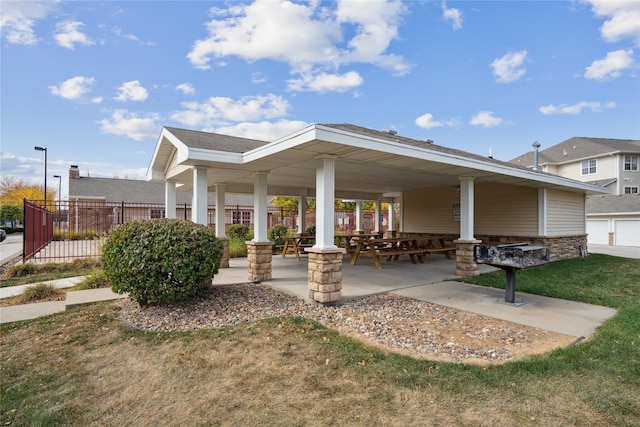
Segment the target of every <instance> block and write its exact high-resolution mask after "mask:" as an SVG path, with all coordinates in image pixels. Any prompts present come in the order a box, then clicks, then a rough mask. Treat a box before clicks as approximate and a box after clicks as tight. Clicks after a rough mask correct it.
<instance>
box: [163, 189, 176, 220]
mask: <svg viewBox="0 0 640 427" xmlns="http://www.w3.org/2000/svg"><path fill="white" fill-rule="evenodd" d="M164 212H165V216H166V217H167V218H176V182H175V181H165V182H164Z"/></svg>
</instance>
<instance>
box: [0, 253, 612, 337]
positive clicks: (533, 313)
mask: <svg viewBox="0 0 640 427" xmlns="http://www.w3.org/2000/svg"><path fill="white" fill-rule="evenodd" d="M272 264H273V278H272V280H270V281H268V282H264V283H263V284H264V285H266V286H269V287H271V288H273V289H278V290H281V291H284V292H287V293H290V294H293V295H297V296H299V297H301V298H303V299H308V292H309V291H308V289H307V259H306V257H303V258H302V259H301V260H300V261H297V260H296V259H295V258H293V257H289V258H286V259H285V258H282V257H281V256H279V255H276V256H274V257H273V261H272ZM481 267H482V268H481V271H490V270H492V269H493V268H492V267H489V266H485V265H483V266H481ZM342 272H343V283H342V295H343V297H342V298H343V300H348V299H352V298H363V297H366V296H367V295H372V294H379V293H385V292H389V293H393V294H397V295H402V296H406V297H411V298H415V299H418V300H422V301H428V302H431V303H434V304H439V305H443V306H447V307H452V308H455V309H459V310H464V311H468V312H471V313H477V314H482V315H485V316H489V317H494V318H497V319H502V320H507V321H510V322H514V323H519V324H523V325H527V326H533V327H537V328H541V329H545V330H548V331H553V332H559V333H563V334H567V335H572V336H576V337H589V336H590V335H592V334H593V332H594V331H595V329H596V328H597V327H598V326H600V325H601V324H602V323H603V322H604V321H606V320H607V319H609V318H611V317H613V316H614V315H615V314H616V310H614V309H612V308H608V307H602V306H597V305H591V304H584V303H580V302H573V301H566V300H561V299H557V298H548V297H542V296H538V295H530V294H524V293H522V292H517V288H516V299H517V300H518V301H521V302H522V304H516V305H514V304H507V303H505V302H504V290H500V289H492V288H485V287H482V286H476V285H469V284H466V283H461V282H457V281H454V280H453V279H455V278H456V276H455V261H454V260H447V259H446V258H444V257H439V256H437V255H436V256H429V257H426V259H425V263H424V264H411V263H410V262H408V261H404V262H403V261H393V262H383V264H382V269H380V270H378V269H376V268H375V267H374V266H373V261H372V260H370V259H365V260H363V261H358V265H356V266H353V265H351V264H349V263H348V262H345V263H344V264H343V270H342ZM247 276H248V270H247V260H246V258H234V259H231V260H230V267H229V268H224V269H220V272H219V273H218V274H217V275H216V276H215V278H214V285H218V286H222V285H230V284H241V283H247ZM63 280H68V281H69V282H71V281H72V279H63ZM120 298H123V296H122V295H118V294H115V293H114V292H112V291H111V289H109V288H101V289H91V290H86V291H73V292H68V293H67V299H66V301H60V302H51V303H35V304H27V305H21V306H12V307H0V323H9V322H15V321H20V320H28V319H34V318H36V317H39V316H45V315H49V314H53V313H57V312H60V311H64V310H66V309H67V308H70V307H76V306H79V305H83V304H91V303H95V302H99V301H112V300H117V299H120Z"/></svg>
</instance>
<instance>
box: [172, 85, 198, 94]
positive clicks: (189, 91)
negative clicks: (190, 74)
mask: <svg viewBox="0 0 640 427" xmlns="http://www.w3.org/2000/svg"><path fill="white" fill-rule="evenodd" d="M176 90H179V91H180V92H182V93H184V94H185V95H195V94H196V90H195V89H194V88H193V85H192V84H191V83H180V84H179V85H178V86H176Z"/></svg>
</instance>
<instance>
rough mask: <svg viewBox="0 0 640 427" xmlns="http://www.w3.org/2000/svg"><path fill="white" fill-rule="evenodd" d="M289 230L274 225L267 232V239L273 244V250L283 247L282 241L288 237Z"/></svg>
mask: <svg viewBox="0 0 640 427" xmlns="http://www.w3.org/2000/svg"><path fill="white" fill-rule="evenodd" d="M289 234H290V232H289V229H288V228H287V227H286V226H285V225H282V224H276V225H274V226H273V227H271V229H270V230H269V231H267V238H268V239H269V240H271V241H272V242H273V245H274V250H275V249H276V247H277V246H282V245H284V239H285V238H286V237H287V236H289Z"/></svg>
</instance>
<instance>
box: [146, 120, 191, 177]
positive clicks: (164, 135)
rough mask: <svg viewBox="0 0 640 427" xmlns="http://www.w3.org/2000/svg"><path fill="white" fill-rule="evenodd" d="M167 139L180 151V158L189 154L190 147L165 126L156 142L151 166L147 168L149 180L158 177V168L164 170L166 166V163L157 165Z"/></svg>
mask: <svg viewBox="0 0 640 427" xmlns="http://www.w3.org/2000/svg"><path fill="white" fill-rule="evenodd" d="M165 140H166V141H169V143H171V145H173V147H174V149H175V150H177V151H178V158H180V156H181V155H182V156H184V157H186V156H188V152H189V150H188V147H187V146H186V145H185V144H184V143H183V142H182V141H180V139H179V138H177V137H176V136H175V135H174V134H172V133H171V132H170V131H169V130H168V129H167V128H165V127H163V128H162V130H161V131H160V136H159V137H158V142H157V143H156V148H155V150H154V152H153V156H152V157H151V163H149V167H148V168H147V181H151V180H153V179H156V175H155V174H156V172H157V170H160V169H161V170H164V169H165V167H166V165H157V162H158V156H159V155H160V150H161V149H162V148H163V147H165V146H166V142H165Z"/></svg>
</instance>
